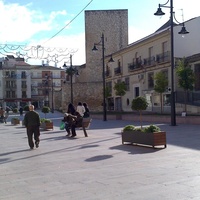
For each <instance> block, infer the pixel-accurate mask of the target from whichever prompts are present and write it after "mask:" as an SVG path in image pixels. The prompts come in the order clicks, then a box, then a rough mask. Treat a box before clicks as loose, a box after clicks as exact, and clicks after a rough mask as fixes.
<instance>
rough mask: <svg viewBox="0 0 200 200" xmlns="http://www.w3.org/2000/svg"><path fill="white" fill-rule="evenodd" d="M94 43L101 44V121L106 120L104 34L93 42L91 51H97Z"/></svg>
mask: <svg viewBox="0 0 200 200" xmlns="http://www.w3.org/2000/svg"><path fill="white" fill-rule="evenodd" d="M96 45H101V46H102V65H103V69H102V71H103V73H102V78H103V121H107V109H106V80H105V47H104V34H103V33H102V35H101V40H100V42H99V43H94V47H93V49H92V51H97V50H98V49H97V47H96Z"/></svg>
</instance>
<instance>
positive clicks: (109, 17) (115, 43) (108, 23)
mask: <svg viewBox="0 0 200 200" xmlns="http://www.w3.org/2000/svg"><path fill="white" fill-rule="evenodd" d="M102 33H104V41H105V42H104V43H105V56H107V55H110V54H112V53H113V52H115V51H118V50H120V49H122V48H124V47H126V46H127V45H128V10H124V9H123V10H89V11H85V43H86V45H85V48H86V68H87V70H86V71H85V74H84V78H86V80H90V81H100V82H102V46H100V45H99V46H97V48H98V51H96V52H93V51H92V48H93V46H94V43H99V42H100V41H101V36H102ZM105 64H106V63H105Z"/></svg>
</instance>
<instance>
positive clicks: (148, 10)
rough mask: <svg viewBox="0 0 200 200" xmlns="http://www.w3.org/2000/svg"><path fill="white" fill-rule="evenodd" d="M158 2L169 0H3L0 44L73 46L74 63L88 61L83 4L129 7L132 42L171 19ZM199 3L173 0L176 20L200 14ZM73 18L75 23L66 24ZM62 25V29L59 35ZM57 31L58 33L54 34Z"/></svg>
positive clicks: (100, 7)
mask: <svg viewBox="0 0 200 200" xmlns="http://www.w3.org/2000/svg"><path fill="white" fill-rule="evenodd" d="M159 3H160V4H164V3H166V1H163V0H107V1H106V0H32V1H29V0H20V1H19V0H0V24H1V31H0V40H1V42H0V44H26V45H35V46H37V45H41V46H44V47H65V48H68V49H69V50H71V49H74V50H77V51H76V53H75V54H74V56H73V64H83V63H84V62H85V35H84V31H85V29H84V28H85V24H84V23H85V21H84V11H83V12H81V10H83V9H84V7H86V6H87V5H88V6H87V7H86V9H85V10H108V9H128V13H129V43H131V42H134V41H136V40H138V39H141V38H143V37H145V36H147V35H149V34H151V33H153V32H154V31H156V30H157V29H158V28H159V27H160V26H162V25H163V24H164V23H165V22H166V21H167V20H168V19H169V15H170V9H168V8H162V10H163V11H164V12H165V13H166V15H165V16H163V17H162V18H160V17H155V16H154V13H155V12H156V10H157V8H158V4H159ZM199 4H200V3H199V0H190V1H187V0H174V11H175V13H176V18H177V20H178V21H180V22H182V19H183V16H184V20H188V19H191V18H193V17H197V16H199V15H200V14H199V11H198V9H199ZM168 5H169V4H168ZM182 9H183V10H182ZM80 12H81V13H80ZM79 13H80V14H79ZM182 13H183V14H184V15H183V16H182ZM78 14H79V15H78ZM77 15H78V16H77ZM76 16H77V17H76ZM75 17H76V18H75ZM74 18H75V19H74ZM73 19H74V20H73ZM71 20H73V21H72V23H70V24H69V25H68V26H66V25H67V24H68V23H69V22H70V21H71ZM65 26H66V27H65ZM64 27H65V28H64ZM63 28H64V29H63ZM61 29H63V30H62V31H61V32H60V33H59V34H58V35H56V34H57V33H58V32H59V31H60V30H61ZM188 31H191V30H188ZM54 35H56V36H55V37H53V36H54ZM52 37H53V38H52ZM51 38H52V39H51ZM63 61H65V60H63ZM32 62H33V61H32ZM37 63H38V64H39V63H41V61H37ZM61 64H63V63H59V65H61Z"/></svg>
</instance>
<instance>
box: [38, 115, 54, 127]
mask: <svg viewBox="0 0 200 200" xmlns="http://www.w3.org/2000/svg"><path fill="white" fill-rule="evenodd" d="M40 122H41V125H40V127H41V128H43V129H44V130H49V129H52V130H53V122H52V121H51V120H50V119H45V118H41V119H40Z"/></svg>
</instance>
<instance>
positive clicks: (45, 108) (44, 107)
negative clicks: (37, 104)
mask: <svg viewBox="0 0 200 200" xmlns="http://www.w3.org/2000/svg"><path fill="white" fill-rule="evenodd" d="M42 112H43V113H44V114H45V119H46V114H47V113H49V112H50V108H49V107H48V106H43V108H42Z"/></svg>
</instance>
